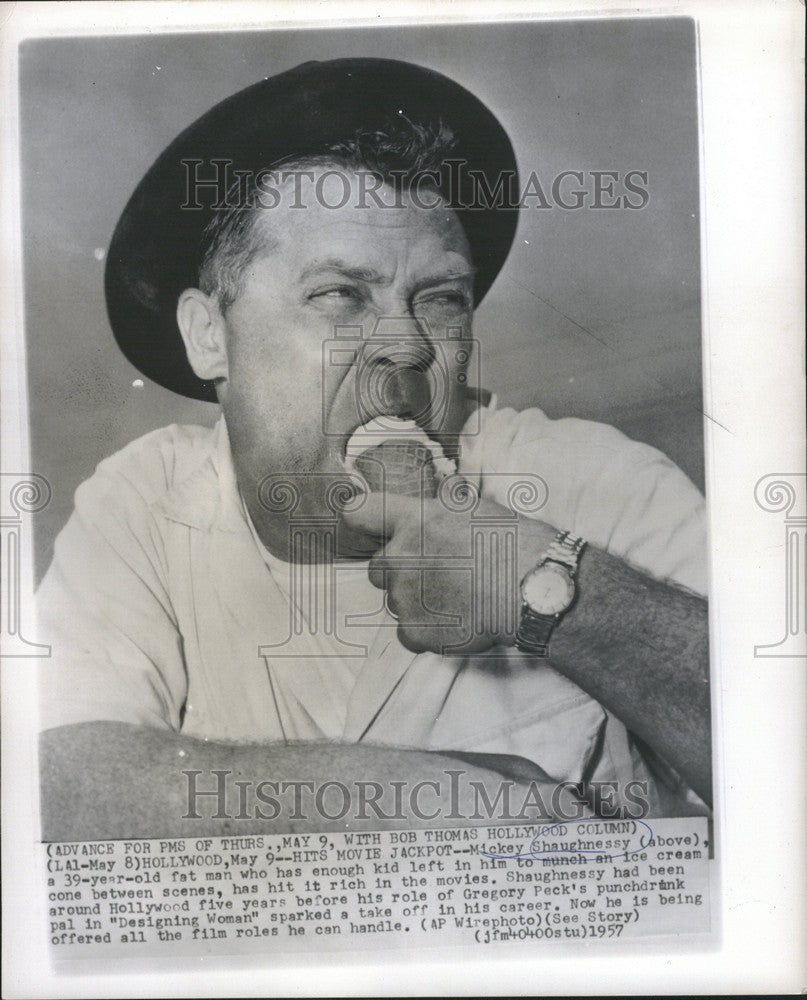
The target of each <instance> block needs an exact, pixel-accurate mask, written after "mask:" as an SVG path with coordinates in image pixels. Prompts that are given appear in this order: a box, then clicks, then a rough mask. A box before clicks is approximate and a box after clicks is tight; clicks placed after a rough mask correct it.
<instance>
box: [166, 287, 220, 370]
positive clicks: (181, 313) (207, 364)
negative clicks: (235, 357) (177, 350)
mask: <svg viewBox="0 0 807 1000" xmlns="http://www.w3.org/2000/svg"><path fill="white" fill-rule="evenodd" d="M177 324H178V325H179V330H180V333H181V334H182V339H183V341H184V342H185V352H186V353H187V355H188V361H189V362H190V366H191V368H193V371H194V373H195V374H196V375H197V376H198V377H199V378H200V379H203V380H204V381H205V382H213V381H214V380H216V379H222V378H225V379H226V378H227V374H228V366H227V341H226V336H225V334H226V325H225V322H224V317H223V316H222V315H221V310H220V309H219V307H218V305H217V304H216V302H215V300H214V299H212V298H211V297H210V296H209V295H205V293H204V292H201V291H199V289H198V288H186V289H185V291H184V292H183V293H182V294H181V295H180V297H179V301H178V302H177Z"/></svg>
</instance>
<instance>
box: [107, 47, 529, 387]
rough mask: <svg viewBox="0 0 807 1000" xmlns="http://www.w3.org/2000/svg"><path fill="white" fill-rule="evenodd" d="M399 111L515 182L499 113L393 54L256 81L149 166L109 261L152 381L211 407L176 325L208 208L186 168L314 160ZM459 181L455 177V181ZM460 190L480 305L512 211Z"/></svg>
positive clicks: (124, 318)
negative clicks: (200, 203) (192, 190)
mask: <svg viewBox="0 0 807 1000" xmlns="http://www.w3.org/2000/svg"><path fill="white" fill-rule="evenodd" d="M398 113H402V114H404V115H405V116H406V117H407V118H409V119H410V120H411V121H414V122H420V123H427V122H429V123H436V122H438V121H440V122H442V123H443V124H445V125H447V126H448V127H449V128H450V129H451V131H452V132H453V134H454V136H455V137H456V140H457V145H456V146H455V147H454V149H452V152H451V157H452V159H456V160H459V161H464V167H463V171H462V174H461V176H462V178H463V179H462V180H461V181H460V184H463V183H466V182H467V179H468V178H469V177H470V176H472V175H471V173H470V172H471V171H480V172H481V173H482V174H483V175H484V176H485V177H486V178H490V179H494V178H496V177H498V176H500V175H501V174H502V173H503V172H504V173H505V174H507V173H510V175H511V176H512V177H515V176H516V162H515V154H514V152H513V147H512V144H511V143H510V140H509V138H508V136H507V133H506V132H505V131H504V129H503V128H502V126H501V124H500V122H499V121H498V119H497V118H496V116H495V115H494V114H493V113H492V112H491V111H490V110H489V109H488V108H487V107H486V106H485V105H484V104H483V103H482V102H481V101H480V100H479V99H478V98H477V97H475V96H474V95H473V94H471V93H470V92H469V91H468V90H466V89H465V88H464V87H462V86H460V85H459V84H458V83H456V82H454V81H453V80H450V79H449V78H448V77H445V76H443V75H442V74H440V73H436V72H435V71H434V70H429V69H425V68H423V67H421V66H416V65H414V64H412V63H405V62H400V61H397V60H390V59H338V60H332V61H329V62H309V63H304V64H303V65H301V66H297V67H295V68H294V69H292V70H289V71H287V72H285V73H281V74H279V75H277V76H273V77H270V78H268V79H265V80H261V81H259V82H258V83H256V84H254V85H252V86H250V87H247V88H246V89H245V90H242V91H239V92H238V93H237V94H234V95H233V96H232V97H229V98H227V99H226V100H224V101H222V102H221V103H220V104H217V105H216V106H215V107H213V108H212V109H211V110H210V111H208V112H207V113H206V114H204V115H202V117H201V118H199V119H197V120H196V121H195V122H194V123H193V124H192V125H190V126H189V127H188V128H187V129H186V130H185V131H184V132H182V133H181V134H180V135H179V136H178V137H177V138H176V139H175V140H174V141H173V142H172V143H171V144H170V145H169V146H168V147H167V149H165V151H164V152H163V153H162V154H161V155H160V156H159V157H158V158H157V160H156V161H155V162H154V164H153V165H152V166H151V167H150V168H149V170H148V171H147V173H146V175H145V176H144V177H143V179H142V180H141V182H140V184H139V185H138V186H137V188H136V190H135V192H134V194H133V195H132V197H131V198H130V199H129V202H128V204H127V205H126V208H125V209H124V210H123V213H122V215H121V217H120V220H119V221H118V224H117V227H116V229H115V233H114V235H113V237H112V241H111V244H110V247H109V251H108V254H107V263H106V277H105V289H106V302H107V311H108V314H109V320H110V323H111V325H112V331H113V333H114V336H115V339H116V340H117V342H118V345H119V346H120V348H121V350H122V351H123V353H124V355H125V356H126V357H127V358H128V359H129V361H131V363H132V364H133V365H134V366H135V367H136V368H137V369H138V370H139V371H140V372H142V373H143V374H144V375H145V376H146V377H148V378H150V379H152V380H153V381H155V382H157V383H158V384H160V385H162V386H164V387H165V388H166V389H170V390H172V391H173V392H177V393H179V394H181V395H183V396H189V397H191V398H194V399H200V400H205V401H215V399H216V395H215V391H214V387H213V383H212V382H205V381H202V380H201V379H199V378H197V376H196V375H195V374H194V372H193V370H192V369H191V367H190V364H189V363H188V360H187V357H186V354H185V348H184V344H183V342H182V338H181V336H180V333H179V329H178V327H177V323H176V304H177V300H178V297H179V295H180V293H181V292H182V291H183V290H184V289H185V288H189V287H194V286H195V285H196V284H197V281H198V271H199V265H200V253H201V237H202V233H203V230H204V228H205V226H206V225H207V223H208V221H209V219H210V214H211V211H212V209H211V208H210V207H206V208H196V209H195V208H187V207H183V206H184V205H186V203H187V201H188V192H187V178H188V167H187V166H186V163H185V162H183V161H189V160H199V161H202V164H204V165H205V166H204V167H203V166H200V167H199V168H198V170H199V176H200V177H203V176H205V174H204V172H203V171H204V170H205V169H207V170H208V171H209V170H210V169H211V168H210V166H209V165H210V164H211V163H212V161H214V160H227V161H229V162H230V163H231V169H232V170H233V171H235V170H247V171H259V170H261V169H263V168H265V167H267V166H269V165H271V164H273V163H275V162H277V161H278V160H281V159H283V158H287V157H290V156H304V155H307V154H312V153H317V152H319V151H321V150H322V148H323V147H325V146H327V145H329V144H332V143H335V142H340V141H343V140H345V139H346V138H349V137H350V136H351V135H353V134H354V133H355V132H356V131H358V130H362V129H373V128H380V127H383V124H384V123H388V122H389V121H390V120H392V119H393V117H394V116H395V115H396V114H398ZM454 176H455V178H456V174H455V175H454ZM458 193H459V196H460V197H459V203H460V205H461V206H465V207H458V208H457V214H458V216H459V218H460V221H461V222H462V225H463V227H464V229H465V233H466V236H467V238H468V241H469V244H470V248H471V255H472V258H473V262H474V265H475V267H476V268H477V275H476V281H475V296H476V301H477V302H479V301H480V300H481V299H482V297H483V296H484V295H485V293H486V292H487V291H488V289H489V288H490V286H491V284H492V283H493V281H494V279H495V278H496V275H497V274H498V273H499V271H500V269H501V267H502V265H503V264H504V261H505V259H506V257H507V254H508V252H509V250H510V247H511V245H512V242H513V238H514V235H515V228H516V223H517V215H518V213H517V212H516V211H513V210H512V209H509V210H507V209H499V208H496V207H494V206H491V205H483V206H474V205H473V204H472V203H471V199H470V198H469V199H468V200H467V201H466V200H465V199H464V198H463V197H462V191H460V192H457V191H453V192H452V196H453V197H454V198H455V200H456V197H457V194H458Z"/></svg>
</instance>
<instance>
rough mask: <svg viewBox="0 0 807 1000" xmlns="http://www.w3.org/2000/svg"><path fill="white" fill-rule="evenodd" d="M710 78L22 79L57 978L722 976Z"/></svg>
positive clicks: (287, 65)
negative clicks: (364, 961) (181, 963)
mask: <svg viewBox="0 0 807 1000" xmlns="http://www.w3.org/2000/svg"><path fill="white" fill-rule="evenodd" d="M225 6H226V5H225ZM699 46H700V41H699V27H698V22H697V20H696V18H695V17H692V16H684V15H683V14H681V15H677V14H670V13H664V12H661V11H659V12H658V15H657V16H643V17H627V16H611V17H599V18H598V17H595V16H591V17H583V16H581V17H575V18H564V19H537V18H532V19H511V20H488V21H484V22H483V21H480V22H478V23H471V22H465V23H440V22H439V21H435V22H434V23H418V22H410V23H399V24H395V25H391V24H388V25H385V24H380V23H379V24H378V25H377V26H375V25H369V24H364V25H354V26H350V25H344V26H334V25H333V24H331V25H328V26H324V25H316V24H314V25H310V26H296V27H290V26H283V25H280V26H272V27H270V26H267V27H264V28H259V27H255V26H254V25H250V26H247V25H246V24H244V25H243V26H238V25H235V24H234V25H232V26H231V27H230V28H229V30H205V29H198V28H197V29H195V30H181V29H176V30H170V31H157V32H152V31H142V30H139V31H131V32H123V33H122V32H116V33H113V32H108V33H104V32H97V31H96V32H92V33H75V34H73V35H71V34H63V33H62V34H55V35H51V36H47V35H46V36H41V37H31V38H27V39H25V40H23V41H22V42H21V43H20V45H19V48H18V52H17V59H18V67H17V68H18V80H17V85H18V88H19V90H18V143H19V145H18V162H19V195H18V196H19V224H20V240H21V242H20V249H21V257H20V261H19V274H20V278H21V289H20V296H19V297H20V301H21V308H22V310H23V314H24V329H23V331H22V335H21V340H20V343H21V344H22V345H23V346H22V348H21V351H22V353H23V354H24V358H25V382H24V392H25V398H26V399H27V426H26V434H27V436H26V440H27V442H28V451H29V455H30V464H29V465H28V468H29V469H30V473H29V474H28V475H27V479H26V478H25V476H24V475H23V474H22V472H20V473H19V475H18V476H17V479H18V480H19V482H18V483H17V485H16V486H12V487H11V492H10V494H9V497H10V501H9V502H10V504H11V516H10V517H9V518H8V520H7V524H8V537H9V539H13V545H12V543H11V542H9V544H8V547H7V548H6V551H7V552H9V553H10V554H11V557H12V559H17V560H19V559H20V556H19V552H20V551H21V546H22V545H23V541H22V534H23V530H25V531H27V526H28V522H27V521H26V522H23V520H22V518H23V516H24V515H23V514H18V513H16V512H18V511H19V510H22V509H23V508H24V509H25V510H26V511H27V512H28V514H30V515H31V516H30V521H31V522H32V524H31V528H32V530H31V532H30V537H28V538H27V539H26V541H28V543H29V544H30V549H29V550H28V557H27V558H28V564H27V569H26V570H25V571H23V569H21V568H20V567H21V566H22V563H19V565H17V564H15V566H16V568H13V567H12V569H9V568H8V565H7V566H6V568H5V569H4V573H6V572H8V573H11V574H12V576H11V577H8V579H12V577H13V579H12V582H13V584H14V586H15V587H17V588H18V590H17V593H18V595H19V581H20V579H22V578H23V577H24V576H26V574H27V576H28V577H30V583H31V589H32V591H33V592H34V595H35V596H34V597H33V598H32V600H31V601H30V602H28V603H26V602H24V601H22V600H21V599H20V598H19V596H18V597H17V600H16V603H14V604H11V605H9V610H8V611H6V610H4V616H7V617H4V622H3V632H4V636H3V638H4V641H5V640H6V636H8V637H9V641H10V642H11V643H12V644H13V648H12V645H9V647H8V648H9V650H10V654H9V655H10V656H15V657H18V658H20V659H21V658H27V660H26V662H27V663H28V667H29V670H31V671H32V672H33V674H34V675H35V677H36V682H35V684H36V705H37V707H36V724H35V725H34V726H33V727H32V728H33V730H34V732H33V735H34V736H35V737H36V741H37V747H38V761H37V763H36V771H37V775H38V780H37V785H38V788H37V808H38V816H39V820H38V822H39V831H38V834H37V835H35V839H36V840H37V841H38V844H37V864H38V866H39V871H38V872H37V874H36V877H37V878H38V879H40V882H41V885H42V886H43V887H44V888H45V891H46V892H47V899H48V902H47V905H46V908H45V909H44V911H43V926H42V928H41V931H42V933H43V935H45V936H46V941H47V954H48V956H49V961H50V962H52V963H55V964H56V967H60V968H61V967H64V966H65V963H66V966H67V967H69V966H70V963H71V962H81V963H83V964H84V965H85V966H86V965H87V963H90V965H91V964H92V963H93V962H95V961H98V962H106V963H113V964H114V963H118V962H121V961H126V960H134V959H138V960H142V961H146V962H147V961H148V960H150V959H155V958H159V959H161V960H165V961H167V960H182V959H197V960H201V958H206V959H211V960H213V959H216V960H218V959H224V958H227V957H230V958H232V957H233V956H235V957H236V958H232V960H233V961H236V960H237V957H238V956H241V957H243V958H249V960H250V961H261V960H267V961H269V960H270V959H271V960H275V959H276V958H277V957H281V958H282V957H283V956H285V959H284V960H285V961H287V962H288V961H303V960H305V959H307V958H308V957H310V956H318V959H319V960H322V959H323V956H327V955H333V956H339V955H341V956H345V955H351V954H354V953H355V954H364V955H375V956H376V958H375V959H374V960H375V961H378V957H379V956H380V954H389V955H390V956H391V957H393V956H394V957H393V960H394V961H396V962H405V961H407V956H410V957H411V958H412V959H414V958H415V957H423V953H424V951H425V952H427V953H428V950H429V949H451V948H458V949H463V948H465V949H467V948H477V949H482V950H483V951H484V952H485V954H488V955H491V956H492V955H494V954H498V953H499V951H500V949H504V951H503V952H502V953H503V954H512V955H513V956H519V955H521V956H523V957H527V955H528V954H534V953H535V950H536V949H540V950H541V951H540V953H541V954H546V955H551V954H553V949H555V950H556V951H557V953H558V954H566V955H571V954H575V953H576V954H580V953H581V951H580V950H581V949H584V948H585V949H587V948H589V947H590V946H591V947H593V948H595V949H604V950H605V951H607V949H608V948H609V947H613V948H616V947H620V946H623V945H625V946H626V942H627V941H629V940H630V941H632V940H634V939H636V940H646V941H648V942H651V941H653V940H658V941H659V942H663V941H667V940H671V939H672V938H673V937H675V938H677V939H678V940H679V941H684V940H686V941H689V942H691V944H692V947H695V948H698V947H701V948H703V947H707V946H711V947H715V946H716V945H715V942H717V941H718V940H719V931H720V920H719V919H718V913H719V910H720V907H721V899H722V893H723V891H724V885H723V877H722V875H721V836H720V835H719V831H720V829H721V826H720V823H721V814H720V810H721V805H720V796H719V795H718V794H717V793H716V784H715V767H714V760H715V741H714V739H713V730H714V726H715V721H714V720H715V718H716V708H715V668H714V664H715V646H714V640H713V636H714V631H712V638H710V601H711V599H712V596H713V586H714V580H715V576H714V571H713V569H712V568H711V564H712V556H711V555H710V551H713V550H714V542H713V540H712V538H711V531H712V528H713V524H714V521H713V520H712V521H711V522H710V517H709V505H710V503H711V497H710V490H711V483H712V480H711V479H710V477H709V476H708V474H707V472H708V468H709V466H708V462H709V455H708V454H707V453H706V443H707V442H708V441H710V440H714V436H715V435H720V434H721V433H722V434H731V433H733V432H732V431H731V429H730V428H728V429H727V427H726V426H725V421H724V419H723V414H722V413H718V412H717V411H716V410H715V409H714V408H713V407H712V405H711V403H710V397H709V395H708V369H706V368H705V367H704V359H707V362H708V363H711V361H709V359H711V358H712V354H713V352H710V351H709V350H706V349H705V347H704V329H705V318H704V317H705V309H706V306H705V301H706V300H705V285H704V280H703V274H704V253H705V251H704V242H703V233H704V230H705V226H704V218H703V212H704V204H705V203H707V202H706V193H705V190H704V176H703V166H702V148H701V143H702V128H703V118H702V104H701V75H700V48H699ZM712 461H713V462H714V459H712ZM714 468H715V466H714V465H712V469H713V471H714ZM21 469H22V467H21ZM766 471H768V472H771V473H773V472H775V471H776V470H775V469H773V468H770V469H768V470H766ZM5 475H6V473H5V472H4V478H5ZM15 482H16V480H15ZM760 483H762V480H761V479H760ZM783 488H784V487H782V485H781V483H780V481H779V480H776V479H773V480H771V482H770V483H767V482H766V483H765V484H763V485H762V486H759V489H758V490H757V494H756V503H757V507H759V508H760V509H765V510H768V511H772V510H783V509H784V507H783V505H782V503H780V502H779V501H780V494H781V493H782V489H783ZM788 488H789V487H788ZM802 489H803V487H802ZM5 492H6V484H5V482H4V497H3V503H4V504H6V497H5ZM787 496H788V497H789V496H790V494H787ZM760 497H761V498H762V500H760ZM763 501H764V503H763ZM802 502H803V497H802ZM765 503H767V506H765ZM793 503H795V500H794V501H793ZM792 506H793V505H792V503H791V507H788V508H787V510H788V511H790V510H791V508H792ZM5 513H6V512H5V507H4V518H5ZM788 516H790V515H788ZM794 516H795V515H794ZM15 518H16V520H15ZM788 524H790V522H788ZM4 525H6V521H5V520H4ZM721 530H722V529H721ZM787 530H788V531H789V532H790V533H791V534H793V532H795V531H796V528H790V527H789V528H787ZM5 531H6V527H5V526H4V532H5ZM790 537H791V535H790V534H789V535H788V538H790ZM794 537H795V535H794ZM5 544H6V534H4V545H5ZM789 544H790V543H789V542H788V545H789ZM710 545H711V546H712V548H711V550H710ZM788 551H789V552H790V549H789V550H788ZM795 551H796V550H795V549H794V550H793V552H795ZM791 554H792V553H791ZM788 558H790V556H788ZM793 559H796V560H797V559H798V554H796V555H793ZM9 565H10V564H9ZM788 566H790V563H789V564H788ZM796 566H797V563H796ZM12 570H13V572H12ZM793 572H795V573H796V576H793V575H792V573H793ZM787 573H788V574H789V575H788V576H787V579H788V580H794V581H795V583H794V584H791V583H788V587H792V586H796V587H798V578H797V574H798V568H796V569H795V570H791V569H790V568H788V570H787ZM4 582H5V581H4ZM790 592H791V591H788V593H790ZM788 607H790V606H788ZM21 608H22V609H23V611H22V612H21ZM29 610H30V618H28V617H27V616H28V614H29ZM23 612H24V615H25V616H26V621H23V620H22V619H21V614H22V613H23ZM793 614H795V612H791V611H788V615H789V617H788V625H787V633H786V638H785V640H783V643H784V645H785V646H787V649H788V650H789V649H791V648H792V649H793V650H796V648H797V645H798V642H799V638H798V634H797V633H798V629H799V627H801V631H802V633H803V624H802V625H801V626H799V624H798V619H797V617H796V618H794V617H792V615H793ZM794 623H795V624H794ZM713 629H714V619H712V630H713ZM761 638H762V639H764V638H766V636H764V635H763V636H762V637H761ZM765 648H767V647H765ZM755 649H756V652H755V653H754V656H755V657H764V656H773V655H776V656H786V655H791V656H796V655H798V653H795V652H794V653H787V652H786V651H785V649H784V646H782V644H779V645H778V646H777V647H776V649H775V650H774V652H770V651H769V652H765V651H764V649H763V647H761V646H757V647H755ZM760 650H762V651H760ZM39 930H40V929H38V930H37V933H38V932H39ZM699 942H700V943H699ZM637 946H638V945H637ZM440 953H441V954H442V953H443V952H442V951H441V952H440ZM446 953H447V954H448V953H450V951H449V952H446ZM294 956H296V959H295V958H294ZM76 967H78V966H76ZM200 995H201V994H200ZM204 995H207V994H204Z"/></svg>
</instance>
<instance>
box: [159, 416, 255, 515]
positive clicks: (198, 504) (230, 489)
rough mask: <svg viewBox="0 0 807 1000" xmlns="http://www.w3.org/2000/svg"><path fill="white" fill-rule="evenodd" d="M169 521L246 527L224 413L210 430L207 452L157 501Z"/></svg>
mask: <svg viewBox="0 0 807 1000" xmlns="http://www.w3.org/2000/svg"><path fill="white" fill-rule="evenodd" d="M158 507H159V509H160V510H161V511H162V513H163V514H164V515H165V517H167V518H168V519H169V520H170V521H176V522H177V523H179V524H186V525H188V527H191V528H197V529H199V530H200V531H212V530H218V531H243V530H244V528H245V527H246V521H245V520H244V511H243V507H242V504H241V499H240V493H239V492H238V483H237V480H236V477H235V468H234V466H233V459H232V452H231V450H230V437H229V434H228V433H227V424H226V423H225V420H224V416H223V415H222V416H220V417H219V419H218V421H217V422H216V425H215V427H214V428H213V430H212V431H211V445H210V450H209V451H208V453H207V455H206V456H204V458H203V459H202V461H201V462H200V464H199V465H198V466H196V468H195V469H194V470H193V471H192V472H191V473H190V474H189V475H188V476H187V477H185V478H184V479H183V480H181V481H180V482H179V483H177V484H176V485H175V486H174V487H173V488H172V489H171V490H170V491H169V492H168V494H167V495H166V496H165V497H164V498H163V499H162V500H161V501H160V502H159V504H158Z"/></svg>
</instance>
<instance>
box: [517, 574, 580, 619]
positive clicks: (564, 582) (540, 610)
mask: <svg viewBox="0 0 807 1000" xmlns="http://www.w3.org/2000/svg"><path fill="white" fill-rule="evenodd" d="M521 596H522V597H523V598H524V601H525V602H526V603H527V604H528V605H529V606H530V607H531V608H532V610H533V611H535V612H536V613H537V614H539V615H557V614H560V612H561V611H565V610H566V609H567V608H568V607H569V605H570V604H571V603H572V601H573V600H574V580H573V579H572V577H571V574H570V573H569V571H568V570H567V569H564V568H563V566H560V565H558V564H557V563H545V564H544V565H543V566H539V567H538V568H537V569H534V570H533V571H532V573H530V574H529V575H528V576H527V577H525V578H524V582H523V583H522V584H521Z"/></svg>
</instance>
